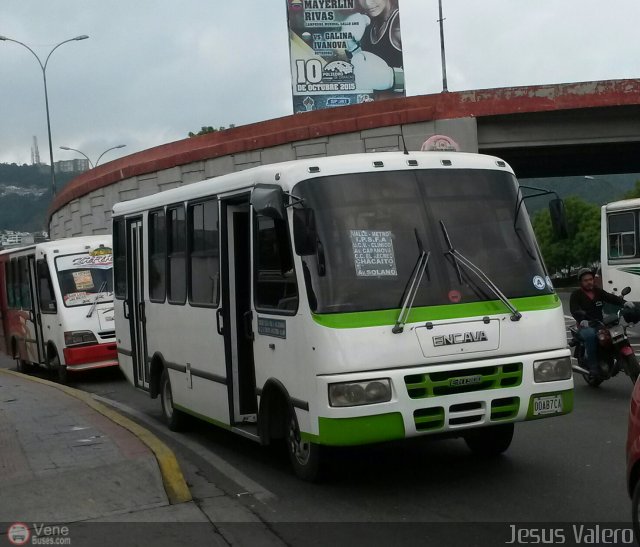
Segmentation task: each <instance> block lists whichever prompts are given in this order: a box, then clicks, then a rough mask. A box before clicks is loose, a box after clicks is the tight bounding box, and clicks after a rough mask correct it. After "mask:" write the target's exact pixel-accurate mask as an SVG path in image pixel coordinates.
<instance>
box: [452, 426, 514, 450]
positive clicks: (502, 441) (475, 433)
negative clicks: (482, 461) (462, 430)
mask: <svg viewBox="0 0 640 547" xmlns="http://www.w3.org/2000/svg"><path fill="white" fill-rule="evenodd" d="M513 430H514V427H513V424H500V425H492V426H489V427H481V428H478V429H473V430H471V431H469V432H467V433H466V434H465V436H464V440H465V442H466V443H467V446H468V447H469V449H470V450H471V451H472V452H473V453H474V454H477V455H478V456H482V457H493V456H499V455H500V454H502V453H503V452H505V451H506V450H507V448H509V446H510V445H511V441H512V440H513Z"/></svg>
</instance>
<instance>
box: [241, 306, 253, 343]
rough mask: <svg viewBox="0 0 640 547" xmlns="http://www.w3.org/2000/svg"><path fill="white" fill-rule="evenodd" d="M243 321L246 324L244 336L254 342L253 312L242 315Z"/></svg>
mask: <svg viewBox="0 0 640 547" xmlns="http://www.w3.org/2000/svg"><path fill="white" fill-rule="evenodd" d="M242 321H243V322H244V336H245V338H246V339H247V340H253V339H254V336H253V328H252V323H253V312H252V311H251V310H249V311H247V312H244V313H243V314H242Z"/></svg>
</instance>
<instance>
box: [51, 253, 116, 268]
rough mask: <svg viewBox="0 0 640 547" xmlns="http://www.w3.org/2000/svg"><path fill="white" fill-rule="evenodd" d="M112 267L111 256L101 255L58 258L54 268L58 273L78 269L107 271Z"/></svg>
mask: <svg viewBox="0 0 640 547" xmlns="http://www.w3.org/2000/svg"><path fill="white" fill-rule="evenodd" d="M112 267H113V255H112V254H101V255H95V256H91V255H90V254H81V255H69V256H60V257H58V258H56V268H58V271H59V272H62V271H64V270H76V269H79V268H97V269H99V270H108V269H109V268H112Z"/></svg>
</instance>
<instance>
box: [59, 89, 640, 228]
mask: <svg viewBox="0 0 640 547" xmlns="http://www.w3.org/2000/svg"><path fill="white" fill-rule="evenodd" d="M434 134H447V135H450V136H451V137H453V138H454V139H455V140H456V141H457V142H458V143H459V144H460V145H461V148H462V150H463V151H467V152H481V153H486V154H493V155H496V156H499V157H501V158H503V159H505V160H506V161H507V162H508V163H510V164H511V166H512V167H513V168H514V170H515V172H516V174H517V175H518V176H519V177H521V178H528V177H547V176H549V177H550V176H564V175H593V174H608V173H637V172H640V79H634V80H610V81H597V82H581V83H572V84H554V85H541V86H529V87H513V88H500V89H486V90H475V91H460V92H450V93H440V94H436V95H423V96H419V97H407V98H404V99H395V100H389V101H381V102H377V103H369V104H362V105H354V106H348V107H340V108H335V109H330V110H321V111H317V112H308V113H304V114H295V115H292V116H286V117H283V118H277V119H274V120H269V121H265V122H260V123H255V124H251V125H246V126H242V127H237V128H233V129H229V130H225V131H222V132H218V133H211V134H208V135H202V136H199V137H195V138H187V139H184V140H181V141H177V142H173V143H169V144H165V145H162V146H158V147H155V148H151V149H149V150H144V151H142V152H138V153H136V154H132V155H130V156H126V157H124V158H120V159H118V160H116V161H112V162H110V163H106V164H103V165H101V166H99V167H97V168H95V169H92V170H90V171H87V172H86V173H83V174H82V175H80V176H79V177H77V178H76V179H74V180H73V181H71V182H70V183H69V184H68V185H67V186H66V187H65V188H63V189H62V191H61V192H60V193H59V194H58V195H57V196H56V198H55V200H54V201H53V204H52V206H51V208H50V210H49V215H50V222H49V232H50V236H51V237H52V238H55V239H58V238H62V237H71V236H77V235H87V234H98V233H107V232H110V230H111V227H110V217H111V213H110V211H111V207H112V206H113V204H114V203H116V202H118V201H123V200H128V199H133V198H136V197H140V196H146V195H150V194H154V193H156V192H159V191H163V190H166V189H169V188H173V187H176V186H180V185H183V184H189V183H192V182H196V181H199V180H202V179H204V178H208V177H213V176H218V175H222V174H225V173H229V172H233V171H238V170H241V169H246V168H249V167H254V166H257V165H261V164H267V163H274V162H279V161H286V160H293V159H297V158H308V157H313V156H326V155H338V154H349V153H356V152H368V151H374V150H378V151H379V150H401V149H402V140H403V139H404V142H405V143H406V146H407V148H408V149H409V150H419V149H420V145H421V144H422V142H423V141H424V140H425V139H426V138H427V137H429V136H431V135H434Z"/></svg>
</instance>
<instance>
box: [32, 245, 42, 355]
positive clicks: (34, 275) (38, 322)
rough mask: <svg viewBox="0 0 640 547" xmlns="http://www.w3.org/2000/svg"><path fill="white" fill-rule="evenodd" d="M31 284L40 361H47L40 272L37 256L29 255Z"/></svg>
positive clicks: (34, 324) (34, 325)
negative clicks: (39, 281)
mask: <svg viewBox="0 0 640 547" xmlns="http://www.w3.org/2000/svg"><path fill="white" fill-rule="evenodd" d="M29 285H30V286H31V315H32V317H33V328H34V332H35V335H36V346H37V352H38V362H39V363H44V362H45V361H46V353H45V349H44V337H43V336H42V314H41V313H40V309H41V308H40V297H39V291H38V272H37V270H36V257H35V256H29Z"/></svg>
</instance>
